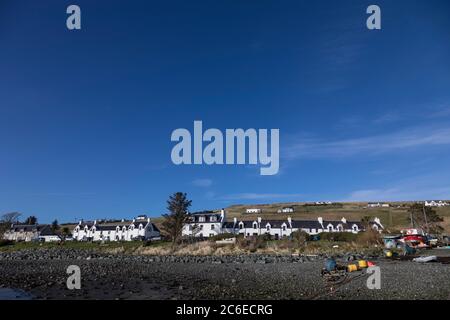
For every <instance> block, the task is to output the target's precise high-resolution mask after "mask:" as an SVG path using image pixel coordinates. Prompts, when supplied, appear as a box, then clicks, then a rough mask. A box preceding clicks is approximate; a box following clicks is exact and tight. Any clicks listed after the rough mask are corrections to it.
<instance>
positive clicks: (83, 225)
mask: <svg viewBox="0 0 450 320" xmlns="http://www.w3.org/2000/svg"><path fill="white" fill-rule="evenodd" d="M72 234H73V238H74V240H77V241H133V240H151V239H158V238H159V237H160V236H161V234H160V231H159V229H158V228H157V227H156V226H155V225H154V224H153V223H152V222H151V220H150V218H147V217H146V216H139V217H137V218H136V219H133V221H131V222H128V223H126V222H125V221H124V222H121V223H119V224H109V223H108V224H107V223H105V224H101V223H100V224H98V223H97V221H94V222H83V221H80V223H79V224H78V225H77V226H76V227H75V229H74V230H73V233H72Z"/></svg>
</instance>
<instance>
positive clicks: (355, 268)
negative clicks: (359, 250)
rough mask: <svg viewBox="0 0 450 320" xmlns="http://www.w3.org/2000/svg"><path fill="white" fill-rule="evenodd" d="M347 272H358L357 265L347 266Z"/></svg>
mask: <svg viewBox="0 0 450 320" xmlns="http://www.w3.org/2000/svg"><path fill="white" fill-rule="evenodd" d="M347 271H348V272H353V271H358V267H357V265H356V264H349V265H348V266H347Z"/></svg>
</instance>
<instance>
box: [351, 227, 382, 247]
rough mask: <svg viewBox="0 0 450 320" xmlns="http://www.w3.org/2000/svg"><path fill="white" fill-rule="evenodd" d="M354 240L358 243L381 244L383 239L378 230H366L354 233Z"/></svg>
mask: <svg viewBox="0 0 450 320" xmlns="http://www.w3.org/2000/svg"><path fill="white" fill-rule="evenodd" d="M356 236H357V237H356V242H357V243H358V244H364V245H366V244H382V243H383V241H382V239H381V236H380V234H379V233H378V232H376V231H374V230H368V231H365V232H361V233H358V234H357V235H356Z"/></svg>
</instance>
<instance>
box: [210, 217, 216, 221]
mask: <svg viewBox="0 0 450 320" xmlns="http://www.w3.org/2000/svg"><path fill="white" fill-rule="evenodd" d="M209 221H210V222H216V221H217V217H216V216H211V217H210V218H209Z"/></svg>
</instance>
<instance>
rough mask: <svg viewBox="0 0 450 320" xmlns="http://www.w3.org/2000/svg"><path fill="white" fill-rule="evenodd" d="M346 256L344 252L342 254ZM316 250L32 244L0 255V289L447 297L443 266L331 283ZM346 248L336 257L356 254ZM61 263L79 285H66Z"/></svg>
mask: <svg viewBox="0 0 450 320" xmlns="http://www.w3.org/2000/svg"><path fill="white" fill-rule="evenodd" d="M350 256H351V258H349V257H350ZM324 258H325V257H321V256H309V257H305V256H271V255H238V256H224V257H217V256H206V257H198V256H132V255H112V254H101V253H98V252H95V251H89V250H84V249H82V250H81V249H80V250H75V249H61V248H51V249H38V250H36V249H34V250H21V251H15V252H10V253H5V252H3V253H0V288H12V289H21V290H24V291H25V292H28V293H30V294H31V295H32V296H33V298H35V299H225V300H226V299H449V298H450V265H445V264H440V263H423V264H419V263H415V262H411V261H388V260H385V259H374V261H375V263H376V264H377V265H378V266H380V268H381V289H380V290H369V289H368V288H367V286H366V281H367V277H368V275H366V274H365V273H364V272H362V271H360V272H355V273H352V274H350V275H349V278H348V283H344V284H342V285H339V286H333V287H332V289H331V287H330V286H329V285H327V284H326V283H325V281H324V280H323V279H322V277H321V275H320V271H321V269H322V267H323V264H324ZM358 258H360V257H358V256H357V255H354V254H350V253H349V254H348V255H344V256H342V257H340V259H339V261H340V262H341V263H346V262H345V261H349V260H355V259H358ZM69 265H77V266H79V267H80V269H81V289H80V290H68V289H67V287H66V281H67V277H68V274H67V273H66V270H67V267H68V266H69Z"/></svg>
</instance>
